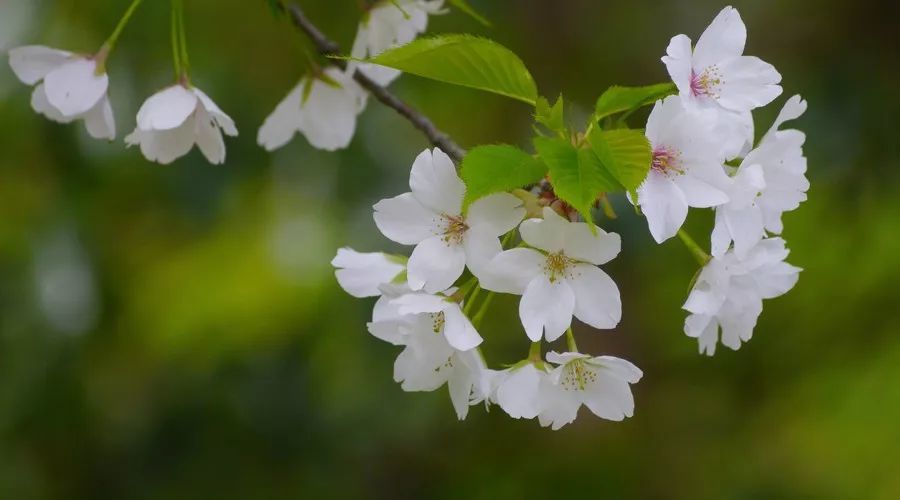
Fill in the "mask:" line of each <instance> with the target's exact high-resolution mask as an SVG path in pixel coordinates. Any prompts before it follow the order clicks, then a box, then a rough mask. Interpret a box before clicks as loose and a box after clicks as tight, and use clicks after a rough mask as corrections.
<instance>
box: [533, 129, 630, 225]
mask: <svg viewBox="0 0 900 500" xmlns="http://www.w3.org/2000/svg"><path fill="white" fill-rule="evenodd" d="M534 147H535V149H537V151H538V153H539V154H540V156H541V159H542V160H543V161H544V163H546V164H547V167H549V170H550V183H551V184H553V190H554V192H555V193H556V196H558V197H559V198H560V199H562V200H563V201H565V202H566V203H568V204H569V205H572V206H573V207H574V208H575V210H578V212H579V213H580V214H581V216H582V217H584V219H585V220H586V221H588V222H593V216H592V215H591V207H592V206H593V205H594V202H595V201H596V200H597V197H598V196H600V193H605V192H614V191H621V190H623V189H624V188H623V187H622V185H621V184H619V183H618V182H617V181H616V180H615V178H613V176H612V175H611V174H610V173H609V172H608V171H606V169H605V168H604V167H603V164H602V163H601V162H600V160H599V159H598V158H597V156H596V155H594V152H593V151H591V150H590V149H577V148H575V146H573V145H572V144H570V143H569V142H568V141H565V140H563V139H557V138H548V137H535V138H534Z"/></svg>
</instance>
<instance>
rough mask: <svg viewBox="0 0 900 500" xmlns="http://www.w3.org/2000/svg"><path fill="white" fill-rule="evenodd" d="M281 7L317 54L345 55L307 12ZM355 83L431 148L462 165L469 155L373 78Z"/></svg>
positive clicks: (339, 63) (360, 77)
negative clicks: (412, 129)
mask: <svg viewBox="0 0 900 500" xmlns="http://www.w3.org/2000/svg"><path fill="white" fill-rule="evenodd" d="M279 5H281V8H282V10H284V11H285V13H287V14H288V15H289V16H290V18H291V20H292V21H293V22H294V25H295V26H296V27H297V28H298V29H300V30H301V31H303V33H305V34H306V36H308V37H309V39H310V40H312V42H313V44H315V46H316V50H318V51H319V53H320V54H322V55H323V56H331V55H341V47H340V45H338V44H337V42H335V41H333V40H331V39H330V38H328V37H327V36H325V34H324V33H322V32H321V31H320V30H319V28H318V27H316V25H314V24H313V23H312V21H310V20H309V18H307V17H306V14H304V13H303V10H302V9H301V8H300V6H299V5H297V4H291V5H287V6H286V5H284V4H283V3H280V4H279ZM334 65H335V66H338V67H339V68H341V69H346V67H347V63H346V61H343V60H339V59H336V60H334ZM353 79H354V80H356V81H357V83H359V84H360V85H361V86H362V87H363V88H364V89H366V90H368V91H369V93H370V94H372V95H373V96H374V97H375V98H376V99H378V100H379V101H381V103H382V104H384V105H385V106H387V107H389V108H391V109H393V110H394V111H396V112H397V113H400V115H401V116H403V117H404V118H406V119H407V120H409V122H410V123H412V124H413V126H414V127H416V128H417V129H419V130H420V131H422V133H424V134H425V136H426V137H427V138H428V140H429V141H431V144H433V145H434V146H437V147H439V148H441V150H442V151H443V152H445V153H447V155H448V156H450V158H452V159H453V161H454V162H456V163H457V164H458V163H459V162H461V161H462V159H463V157H464V156H465V155H466V150H465V149H463V148H461V147H460V146H459V144H456V142H454V141H453V139H451V138H450V136H449V135H447V134H445V133H444V132H441V131H440V130H439V129H438V128H437V127H436V126H435V125H434V123H432V122H431V120H430V119H429V118H428V117H427V116H425V115H423V114H422V113H421V112H419V111H418V110H416V109H415V108H413V107H412V106H410V105H409V104H407V103H405V102H404V101H402V100H401V99H400V98H398V97H397V96H395V95H394V94H393V93H392V92H391V91H389V90H387V89H386V88H384V87H383V86H381V85H379V84H377V83H375V82H374V81H372V79H371V78H369V77H368V76H366V75H365V74H364V73H362V72H361V71H359V70H356V72H354V73H353Z"/></svg>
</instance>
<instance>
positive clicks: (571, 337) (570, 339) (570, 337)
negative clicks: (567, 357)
mask: <svg viewBox="0 0 900 500" xmlns="http://www.w3.org/2000/svg"><path fill="white" fill-rule="evenodd" d="M566 346H567V347H568V348H569V352H578V345H577V344H575V334H574V333H573V332H572V327H571V326H570V327H569V328H568V329H567V330H566Z"/></svg>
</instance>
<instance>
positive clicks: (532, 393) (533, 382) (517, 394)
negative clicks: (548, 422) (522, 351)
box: [492, 362, 547, 419]
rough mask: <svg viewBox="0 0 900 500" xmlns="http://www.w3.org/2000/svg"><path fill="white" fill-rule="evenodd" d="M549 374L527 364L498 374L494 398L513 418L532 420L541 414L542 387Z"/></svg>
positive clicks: (533, 365) (531, 364)
mask: <svg viewBox="0 0 900 500" xmlns="http://www.w3.org/2000/svg"><path fill="white" fill-rule="evenodd" d="M546 377H547V372H546V371H544V370H543V368H538V366H536V365H535V364H534V363H531V362H526V363H524V364H522V365H521V366H514V367H512V368H508V369H506V370H503V371H501V372H499V373H498V375H497V377H496V379H495V383H496V389H495V391H494V394H493V396H492V399H493V401H494V402H496V403H497V404H498V405H499V406H500V408H502V409H503V411H505V412H506V413H507V414H508V415H509V416H510V417H512V418H525V419H531V418H534V417H536V416H538V414H539V413H540V412H541V393H540V392H541V385H542V383H543V380H544V378H546Z"/></svg>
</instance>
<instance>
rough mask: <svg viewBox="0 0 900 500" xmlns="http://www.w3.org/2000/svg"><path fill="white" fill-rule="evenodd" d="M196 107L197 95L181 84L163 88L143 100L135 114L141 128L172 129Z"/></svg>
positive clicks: (183, 121)
mask: <svg viewBox="0 0 900 500" xmlns="http://www.w3.org/2000/svg"><path fill="white" fill-rule="evenodd" d="M195 109H197V95H196V94H194V93H193V92H191V91H189V90H188V89H186V88H184V87H182V86H181V85H172V86H171V87H168V88H165V89H163V90H161V91H159V92H157V93H155V94H153V95H152V96H150V98H149V99H147V100H146V101H144V104H143V105H142V106H141V109H140V110H138V114H137V125H138V128H139V129H141V130H172V129H174V128H178V127H180V126H182V125H184V123H185V122H186V121H187V119H188V117H189V116H191V114H193V112H194V110H195Z"/></svg>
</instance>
